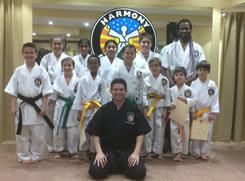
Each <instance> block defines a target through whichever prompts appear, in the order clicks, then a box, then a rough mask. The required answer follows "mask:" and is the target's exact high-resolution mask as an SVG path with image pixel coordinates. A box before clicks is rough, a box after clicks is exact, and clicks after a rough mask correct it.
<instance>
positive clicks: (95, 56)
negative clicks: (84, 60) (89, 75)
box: [88, 55, 100, 64]
mask: <svg viewBox="0 0 245 181" xmlns="http://www.w3.org/2000/svg"><path fill="white" fill-rule="evenodd" d="M91 58H96V59H97V60H98V62H99V64H100V57H98V56H97V55H90V56H89V57H88V62H89V60H90V59H91Z"/></svg>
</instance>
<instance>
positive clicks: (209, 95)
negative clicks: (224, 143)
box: [191, 60, 219, 160]
mask: <svg viewBox="0 0 245 181" xmlns="http://www.w3.org/2000/svg"><path fill="white" fill-rule="evenodd" d="M196 70H197V74H198V79H197V80H195V81H194V82H192V84H191V87H192V89H193V91H194V92H195V93H196V95H197V101H196V104H195V110H196V113H193V114H192V118H193V119H196V118H197V117H205V118H208V120H209V127H208V139H207V140H206V141H204V140H195V139H193V140H192V148H193V152H194V154H195V156H196V157H197V158H201V159H202V160H207V159H208V157H207V156H206V154H207V153H208V150H209V148H208V147H209V144H210V141H211V137H212V130H213V120H214V119H215V116H216V114H217V113H219V96H218V88H217V86H216V84H215V82H214V81H212V80H209V79H208V78H207V76H208V73H209V72H210V64H209V63H208V62H207V61H205V60H204V61H201V62H200V63H198V64H197V67H196Z"/></svg>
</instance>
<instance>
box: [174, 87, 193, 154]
mask: <svg viewBox="0 0 245 181" xmlns="http://www.w3.org/2000/svg"><path fill="white" fill-rule="evenodd" d="M170 94H171V104H173V103H174V102H175V100H176V99H177V97H178V96H184V97H185V98H186V100H187V104H188V105H189V107H190V109H191V107H192V106H194V104H195V101H196V95H195V93H194V92H193V90H192V89H191V87H189V86H187V85H186V84H184V85H183V86H182V87H181V88H180V89H179V88H178V87H177V85H175V86H173V87H171V88H170ZM189 125H190V115H189V114H187V116H186V121H185V125H184V136H185V139H184V140H182V135H181V126H180V125H179V124H178V123H176V122H175V121H174V120H170V143H171V148H172V152H173V153H174V154H176V153H183V154H188V148H189ZM181 141H182V142H181Z"/></svg>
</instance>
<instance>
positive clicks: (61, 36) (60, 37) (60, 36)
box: [50, 35, 67, 51]
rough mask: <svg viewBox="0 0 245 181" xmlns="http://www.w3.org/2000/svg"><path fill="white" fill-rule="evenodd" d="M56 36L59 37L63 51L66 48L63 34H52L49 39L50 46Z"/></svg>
mask: <svg viewBox="0 0 245 181" xmlns="http://www.w3.org/2000/svg"><path fill="white" fill-rule="evenodd" d="M57 38H59V39H61V41H62V43H63V45H64V47H63V51H64V50H65V48H66V44H67V41H66V39H65V37H64V36H63V35H53V36H52V38H51V40H50V43H51V46H52V43H53V41H54V39H57Z"/></svg>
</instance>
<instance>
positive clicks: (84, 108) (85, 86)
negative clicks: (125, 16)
mask: <svg viewBox="0 0 245 181" xmlns="http://www.w3.org/2000/svg"><path fill="white" fill-rule="evenodd" d="M99 67H100V58H99V57H97V56H96V55H91V56H90V57H89V58H88V68H89V70H90V73H89V74H87V75H85V76H84V77H82V78H81V80H80V85H81V86H80V88H79V89H78V92H77V96H76V98H75V101H74V105H73V109H75V110H78V111H79V112H78V116H77V119H78V120H79V121H80V120H81V121H82V123H80V124H81V126H83V127H84V129H86V128H87V126H88V124H89V122H90V121H91V119H92V117H93V116H94V114H95V113H96V111H97V110H98V108H99V107H100V106H101V105H104V104H105V103H107V100H108V98H107V88H106V82H105V80H104V79H103V78H102V77H101V76H100V75H99V74H98V69H99ZM85 134H86V141H85V143H84V144H83V145H80V149H81V150H82V151H86V156H87V157H86V160H89V159H90V158H91V153H94V147H93V145H92V141H91V139H90V136H89V135H88V134H87V133H85Z"/></svg>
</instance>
